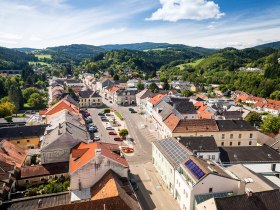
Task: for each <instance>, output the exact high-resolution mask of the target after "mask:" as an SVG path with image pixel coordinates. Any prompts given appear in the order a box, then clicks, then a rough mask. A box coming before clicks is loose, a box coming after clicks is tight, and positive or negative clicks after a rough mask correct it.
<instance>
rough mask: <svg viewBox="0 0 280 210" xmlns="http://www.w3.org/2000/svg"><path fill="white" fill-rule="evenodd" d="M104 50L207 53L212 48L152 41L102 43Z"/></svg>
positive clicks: (210, 51)
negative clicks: (170, 50) (169, 50)
mask: <svg viewBox="0 0 280 210" xmlns="http://www.w3.org/2000/svg"><path fill="white" fill-rule="evenodd" d="M99 47H101V48H103V49H105V50H122V49H127V50H140V51H147V50H163V49H177V50H189V51H193V52H199V53H201V54H204V55H209V54H210V53H212V52H213V51H214V50H212V49H207V48H202V47H190V46H186V45H183V44H169V43H154V42H143V43H134V44H114V45H102V46H99Z"/></svg>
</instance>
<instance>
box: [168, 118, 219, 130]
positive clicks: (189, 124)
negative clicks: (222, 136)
mask: <svg viewBox="0 0 280 210" xmlns="http://www.w3.org/2000/svg"><path fill="white" fill-rule="evenodd" d="M204 131H219V128H218V126H217V123H216V121H215V120H211V119H199V120H181V121H180V122H179V123H178V125H177V127H176V128H175V129H174V131H173V132H174V133H186V132H204Z"/></svg>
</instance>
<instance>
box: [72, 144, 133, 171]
mask: <svg viewBox="0 0 280 210" xmlns="http://www.w3.org/2000/svg"><path fill="white" fill-rule="evenodd" d="M115 150H118V145H117V144H107V143H101V142H91V143H88V144H87V143H84V142H81V143H80V144H78V145H77V146H75V147H74V148H73V149H72V150H71V155H70V161H69V162H70V168H69V171H70V173H73V172H75V171H76V170H78V169H79V168H81V167H82V166H84V165H86V164H87V163H88V162H89V161H90V160H92V159H93V158H94V157H95V156H96V153H99V152H100V154H98V155H103V156H105V157H107V158H109V159H111V160H112V161H115V162H117V163H119V164H121V165H123V166H124V167H128V163H127V161H126V160H125V159H124V158H122V157H121V156H120V155H118V154H116V153H114V152H113V151H115Z"/></svg>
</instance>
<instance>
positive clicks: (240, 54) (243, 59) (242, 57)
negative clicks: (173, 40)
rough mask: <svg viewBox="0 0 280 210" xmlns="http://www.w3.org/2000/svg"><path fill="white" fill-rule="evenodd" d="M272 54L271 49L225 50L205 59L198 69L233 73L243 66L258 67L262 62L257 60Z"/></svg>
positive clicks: (272, 50)
mask: <svg viewBox="0 0 280 210" xmlns="http://www.w3.org/2000/svg"><path fill="white" fill-rule="evenodd" d="M274 52H275V50H274V49H271V48H269V49H261V50H258V49H255V48H247V49H244V50H237V49H235V48H225V49H222V50H219V51H217V52H215V53H213V54H212V55H210V56H208V57H207V58H205V59H204V60H203V61H201V62H200V63H199V64H198V68H201V69H203V70H209V71H217V70H218V71H219V70H228V71H234V70H238V68H240V67H244V66H248V67H258V66H259V65H261V64H262V63H263V62H262V60H259V59H261V58H264V57H266V56H268V55H270V54H272V53H274Z"/></svg>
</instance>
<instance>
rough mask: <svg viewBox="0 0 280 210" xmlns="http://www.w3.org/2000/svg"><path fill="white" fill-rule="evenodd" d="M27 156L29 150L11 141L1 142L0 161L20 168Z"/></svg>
mask: <svg viewBox="0 0 280 210" xmlns="http://www.w3.org/2000/svg"><path fill="white" fill-rule="evenodd" d="M26 156H27V150H25V149H23V148H20V147H18V146H16V145H14V144H12V143H10V142H9V141H6V140H3V141H1V142H0V161H2V162H5V163H7V164H10V165H14V164H15V165H16V166H17V167H18V168H20V167H21V166H22V165H23V163H24V161H25V159H26Z"/></svg>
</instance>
